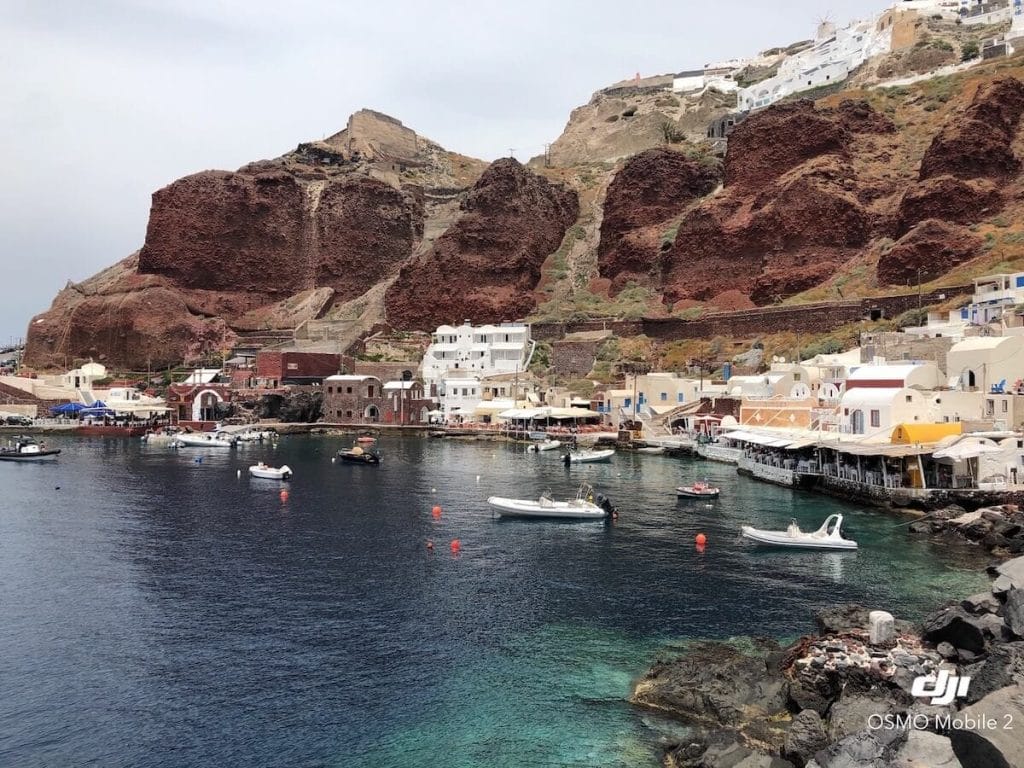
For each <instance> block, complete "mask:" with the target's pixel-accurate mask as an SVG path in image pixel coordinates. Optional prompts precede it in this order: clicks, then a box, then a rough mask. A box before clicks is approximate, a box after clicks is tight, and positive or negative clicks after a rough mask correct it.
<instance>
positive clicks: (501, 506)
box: [487, 484, 615, 520]
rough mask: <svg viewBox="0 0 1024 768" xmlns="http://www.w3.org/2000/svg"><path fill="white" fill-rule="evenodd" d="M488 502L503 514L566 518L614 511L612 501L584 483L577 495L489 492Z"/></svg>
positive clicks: (587, 517)
mask: <svg viewBox="0 0 1024 768" xmlns="http://www.w3.org/2000/svg"><path fill="white" fill-rule="evenodd" d="M487 503H488V504H490V505H491V506H492V507H496V508H497V510H498V514H499V515H501V516H502V517H540V518H544V517H548V518H560V519H566V520H601V519H603V518H605V517H606V516H608V515H611V514H614V513H615V508H614V507H613V506H612V503H611V501H609V500H608V499H607V498H605V497H604V496H602V495H601V494H597V496H596V497H595V496H594V491H593V489H592V488H591V487H590V486H589V485H586V484H583V485H581V486H580V489H579V491H577V492H576V498H574V499H571V500H569V501H555V500H554V499H552V498H551V495H550V494H547V493H545V494H544V495H542V496H541V497H540V498H539V499H536V500H534V499H506V498H504V497H502V496H491V497H490V498H489V499H487Z"/></svg>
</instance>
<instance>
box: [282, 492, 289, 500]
mask: <svg viewBox="0 0 1024 768" xmlns="http://www.w3.org/2000/svg"><path fill="white" fill-rule="evenodd" d="M281 501H282V502H285V501H288V491H285V490H282V491H281Z"/></svg>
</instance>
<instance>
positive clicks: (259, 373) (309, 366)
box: [256, 350, 341, 389]
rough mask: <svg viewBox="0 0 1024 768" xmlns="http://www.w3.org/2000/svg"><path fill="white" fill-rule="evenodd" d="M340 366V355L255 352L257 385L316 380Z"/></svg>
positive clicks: (317, 382)
mask: <svg viewBox="0 0 1024 768" xmlns="http://www.w3.org/2000/svg"><path fill="white" fill-rule="evenodd" d="M339 370H341V355H334V354H328V353H323V352H285V351H279V350H263V351H261V352H259V353H258V354H257V355H256V382H257V386H260V387H267V388H271V389H273V388H275V387H279V386H282V385H284V384H319V383H320V382H321V381H323V380H324V379H325V378H327V377H328V376H333V375H334V374H336V373H337V372H338V371H339Z"/></svg>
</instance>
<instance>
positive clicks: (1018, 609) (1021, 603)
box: [1003, 587, 1024, 637]
mask: <svg viewBox="0 0 1024 768" xmlns="http://www.w3.org/2000/svg"><path fill="white" fill-rule="evenodd" d="M1003 615H1004V616H1005V618H1006V625H1007V626H1008V627H1009V628H1010V631H1011V632H1013V634H1015V635H1016V636H1017V637H1024V589H1018V588H1017V587H1010V589H1009V590H1007V592H1006V605H1005V606H1004V608H1003Z"/></svg>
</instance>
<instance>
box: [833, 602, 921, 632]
mask: <svg viewBox="0 0 1024 768" xmlns="http://www.w3.org/2000/svg"><path fill="white" fill-rule="evenodd" d="M870 614H871V611H870V610H868V609H867V608H865V607H864V606H863V605H857V604H856V603H846V604H844V605H833V606H829V607H827V608H823V609H822V610H820V611H818V612H817V613H816V614H815V615H814V622H815V623H816V624H817V625H818V633H819V634H821V635H843V634H848V633H850V632H864V631H866V630H867V629H868V625H869V616H870ZM895 627H896V631H897V632H910V631H912V630H913V629H914V626H913V624H911V623H910V622H909V621H903V620H901V619H895Z"/></svg>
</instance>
